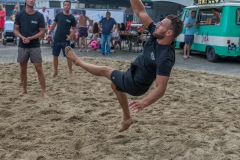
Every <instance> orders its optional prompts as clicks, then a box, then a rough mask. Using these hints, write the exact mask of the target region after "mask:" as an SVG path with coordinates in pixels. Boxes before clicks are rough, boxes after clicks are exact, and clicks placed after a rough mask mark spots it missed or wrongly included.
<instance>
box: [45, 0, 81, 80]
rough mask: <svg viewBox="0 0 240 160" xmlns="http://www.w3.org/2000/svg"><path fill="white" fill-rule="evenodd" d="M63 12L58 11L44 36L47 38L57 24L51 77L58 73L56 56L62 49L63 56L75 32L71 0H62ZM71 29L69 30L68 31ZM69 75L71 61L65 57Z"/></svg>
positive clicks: (70, 73) (70, 72)
mask: <svg viewBox="0 0 240 160" xmlns="http://www.w3.org/2000/svg"><path fill="white" fill-rule="evenodd" d="M63 8H64V10H63V12H59V13H58V14H57V15H56V16H55V19H54V21H53V24H52V26H51V28H50V29H49V31H48V33H47V36H46V38H47V39H48V37H49V35H51V33H52V31H53V30H54V28H55V27H56V25H57V29H56V33H55V35H54V39H53V40H54V41H53V48H52V55H53V67H54V72H53V77H55V76H57V74H58V56H59V54H60V52H61V50H62V52H63V56H64V57H66V55H65V47H66V46H70V40H71V39H72V38H73V37H74V36H75V32H76V19H75V17H74V16H73V15H72V14H70V9H71V2H70V1H67V0H66V1H64V2H63ZM70 30H71V32H70ZM67 63H68V69H69V75H70V77H72V62H71V61H70V60H69V59H67Z"/></svg>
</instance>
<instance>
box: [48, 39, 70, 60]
mask: <svg viewBox="0 0 240 160" xmlns="http://www.w3.org/2000/svg"><path fill="white" fill-rule="evenodd" d="M67 46H70V41H69V42H59V41H54V42H53V50H52V55H53V56H59V54H60V52H61V50H62V52H63V56H64V57H66V54H65V48H66V47H67Z"/></svg>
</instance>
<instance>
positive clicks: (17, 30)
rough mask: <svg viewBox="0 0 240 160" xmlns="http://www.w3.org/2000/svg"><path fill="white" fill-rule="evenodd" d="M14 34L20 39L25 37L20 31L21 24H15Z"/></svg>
mask: <svg viewBox="0 0 240 160" xmlns="http://www.w3.org/2000/svg"><path fill="white" fill-rule="evenodd" d="M13 32H14V35H15V36H17V37H19V38H20V39H23V38H24V37H23V35H22V34H21V33H20V32H19V25H16V24H14V30H13Z"/></svg>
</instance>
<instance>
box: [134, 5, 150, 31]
mask: <svg viewBox="0 0 240 160" xmlns="http://www.w3.org/2000/svg"><path fill="white" fill-rule="evenodd" d="M130 3H131V5H132V8H133V11H134V12H135V14H136V15H137V16H138V18H139V20H140V21H141V22H142V23H143V25H144V26H145V27H146V28H148V26H149V25H150V23H151V22H153V20H152V19H151V18H150V17H149V15H148V14H147V12H146V10H145V8H144V5H143V4H142V2H141V0H130Z"/></svg>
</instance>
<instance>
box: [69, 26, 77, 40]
mask: <svg viewBox="0 0 240 160" xmlns="http://www.w3.org/2000/svg"><path fill="white" fill-rule="evenodd" d="M75 33H76V26H75V27H73V26H72V30H71V33H70V35H69V37H70V39H71V38H73V36H74V35H75Z"/></svg>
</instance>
